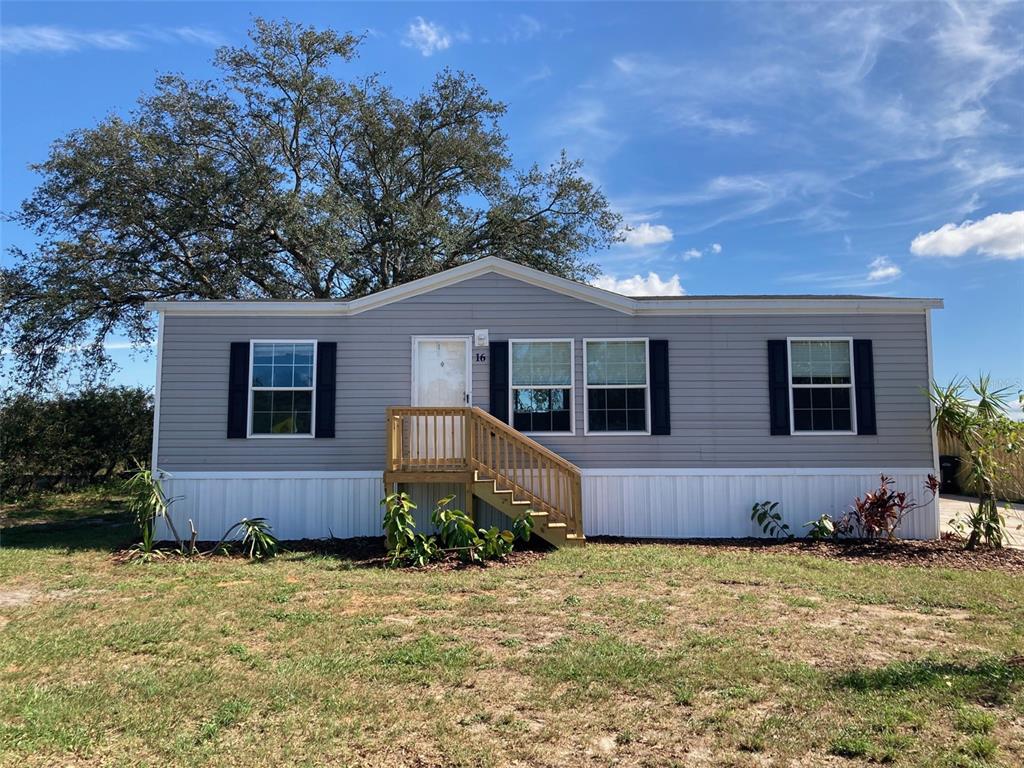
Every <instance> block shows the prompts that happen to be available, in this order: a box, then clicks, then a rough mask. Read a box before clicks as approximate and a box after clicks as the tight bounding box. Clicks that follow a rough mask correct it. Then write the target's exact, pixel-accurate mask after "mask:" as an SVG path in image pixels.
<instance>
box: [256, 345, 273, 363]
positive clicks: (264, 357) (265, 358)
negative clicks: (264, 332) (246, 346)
mask: <svg viewBox="0 0 1024 768" xmlns="http://www.w3.org/2000/svg"><path fill="white" fill-rule="evenodd" d="M252 364H253V365H273V364H274V345H273V344H253V345H252Z"/></svg>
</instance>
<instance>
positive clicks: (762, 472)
mask: <svg viewBox="0 0 1024 768" xmlns="http://www.w3.org/2000/svg"><path fill="white" fill-rule="evenodd" d="M581 472H582V474H583V476H584V477H750V476H783V477H788V476H791V475H799V476H809V477H829V476H840V475H871V476H875V477H877V476H878V475H927V474H932V473H933V472H934V470H933V469H930V468H928V467H884V468H877V467H734V468H730V467H654V468H634V467H626V468H623V467H610V468H608V469H599V468H590V469H583V470H581Z"/></svg>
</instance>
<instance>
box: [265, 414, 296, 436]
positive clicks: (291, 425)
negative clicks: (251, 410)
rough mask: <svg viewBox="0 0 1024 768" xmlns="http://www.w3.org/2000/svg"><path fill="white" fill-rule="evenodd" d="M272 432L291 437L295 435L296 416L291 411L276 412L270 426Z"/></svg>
mask: <svg viewBox="0 0 1024 768" xmlns="http://www.w3.org/2000/svg"><path fill="white" fill-rule="evenodd" d="M270 431H271V432H273V433H274V434H282V435H291V434H294V433H295V421H294V415H293V414H292V412H291V411H284V412H281V411H274V416H273V419H272V421H271V424H270Z"/></svg>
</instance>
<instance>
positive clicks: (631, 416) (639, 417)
mask: <svg viewBox="0 0 1024 768" xmlns="http://www.w3.org/2000/svg"><path fill="white" fill-rule="evenodd" d="M626 422H627V423H626V428H627V429H628V430H629V431H630V432H643V431H644V430H646V429H647V414H646V413H644V411H643V410H642V409H640V410H634V409H630V410H628V411H626Z"/></svg>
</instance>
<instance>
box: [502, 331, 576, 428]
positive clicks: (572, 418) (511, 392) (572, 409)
mask: <svg viewBox="0 0 1024 768" xmlns="http://www.w3.org/2000/svg"><path fill="white" fill-rule="evenodd" d="M545 342H546V343H551V342H562V343H566V342H567V343H568V344H569V365H570V368H569V431H568V432H523V434H524V435H536V436H537V437H544V436H545V435H575V434H576V339H573V338H568V339H565V338H552V339H509V340H508V422H509V426H511V427H512V428H513V429H514V428H515V391H516V390H517V389H565V387H559V386H531V387H523V386H518V387H517V386H513V384H512V378H513V376H512V345H513V344H535V343H545Z"/></svg>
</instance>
